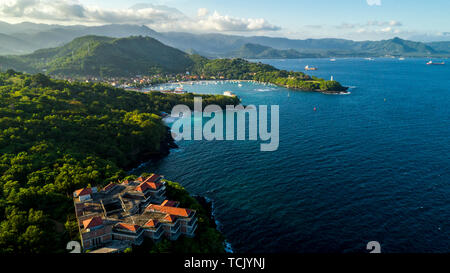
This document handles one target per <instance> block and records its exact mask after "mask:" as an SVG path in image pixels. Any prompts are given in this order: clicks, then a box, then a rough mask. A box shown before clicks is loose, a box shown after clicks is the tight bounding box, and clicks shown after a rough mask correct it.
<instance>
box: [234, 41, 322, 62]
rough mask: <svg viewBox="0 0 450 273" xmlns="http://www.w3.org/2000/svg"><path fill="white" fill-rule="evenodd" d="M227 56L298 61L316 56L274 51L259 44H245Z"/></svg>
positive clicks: (282, 50) (293, 51) (292, 51)
mask: <svg viewBox="0 0 450 273" xmlns="http://www.w3.org/2000/svg"><path fill="white" fill-rule="evenodd" d="M227 56H232V57H237V58H246V59H298V58H314V57H318V55H317V54H307V53H306V54H305V53H300V52H298V51H297V50H294V49H286V50H284V49H274V48H272V47H268V46H263V45H259V44H251V43H249V44H245V45H243V46H242V47H241V48H240V49H239V50H236V51H233V52H230V53H228V54H227Z"/></svg>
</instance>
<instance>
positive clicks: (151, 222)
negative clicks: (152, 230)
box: [144, 219, 159, 227]
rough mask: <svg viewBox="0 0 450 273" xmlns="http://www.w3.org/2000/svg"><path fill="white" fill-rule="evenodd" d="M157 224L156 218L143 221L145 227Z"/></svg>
mask: <svg viewBox="0 0 450 273" xmlns="http://www.w3.org/2000/svg"><path fill="white" fill-rule="evenodd" d="M158 224H159V222H158V220H153V219H150V220H148V222H147V223H145V225H144V226H145V227H156V226H157V225H158Z"/></svg>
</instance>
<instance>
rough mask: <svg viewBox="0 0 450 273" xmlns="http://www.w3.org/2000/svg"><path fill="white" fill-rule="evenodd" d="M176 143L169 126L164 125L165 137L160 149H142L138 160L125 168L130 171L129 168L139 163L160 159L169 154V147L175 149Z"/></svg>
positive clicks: (137, 165) (131, 168) (135, 166)
mask: <svg viewBox="0 0 450 273" xmlns="http://www.w3.org/2000/svg"><path fill="white" fill-rule="evenodd" d="M177 148H178V145H177V144H176V143H175V140H174V139H173V137H172V133H171V131H170V128H169V127H167V126H166V138H165V139H164V140H163V141H161V143H160V150H159V152H157V153H154V152H148V151H142V152H140V153H139V154H138V160H137V161H136V162H133V163H131V164H129V165H127V166H125V168H124V169H125V170H126V171H127V172H130V171H131V170H133V169H135V168H138V167H139V166H140V165H142V164H144V163H146V162H148V161H152V160H160V159H163V158H164V157H166V156H168V155H169V154H170V150H171V149H177Z"/></svg>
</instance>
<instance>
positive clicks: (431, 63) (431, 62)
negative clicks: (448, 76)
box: [427, 61, 445, 65]
mask: <svg viewBox="0 0 450 273" xmlns="http://www.w3.org/2000/svg"><path fill="white" fill-rule="evenodd" d="M444 64H445V62H440V63H435V62H433V61H429V62H428V63H427V65H444Z"/></svg>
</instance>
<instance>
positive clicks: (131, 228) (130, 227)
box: [116, 223, 140, 232]
mask: <svg viewBox="0 0 450 273" xmlns="http://www.w3.org/2000/svg"><path fill="white" fill-rule="evenodd" d="M116 227H118V228H121V229H126V230H129V231H132V232H136V231H137V230H138V229H139V228H140V226H138V225H131V224H126V223H118V224H117V225H116Z"/></svg>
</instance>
